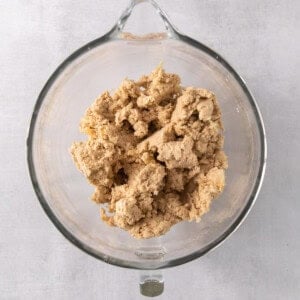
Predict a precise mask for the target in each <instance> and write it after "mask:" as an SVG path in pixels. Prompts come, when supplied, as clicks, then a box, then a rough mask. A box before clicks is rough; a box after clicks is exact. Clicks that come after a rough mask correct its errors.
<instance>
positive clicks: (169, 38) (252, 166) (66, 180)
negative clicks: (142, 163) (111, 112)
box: [27, 0, 266, 270]
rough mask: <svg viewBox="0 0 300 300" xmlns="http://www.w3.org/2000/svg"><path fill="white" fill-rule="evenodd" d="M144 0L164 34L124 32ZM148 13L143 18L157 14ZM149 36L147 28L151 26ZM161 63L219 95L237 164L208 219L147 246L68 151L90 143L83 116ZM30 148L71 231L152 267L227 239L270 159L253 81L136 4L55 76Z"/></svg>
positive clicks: (123, 261)
mask: <svg viewBox="0 0 300 300" xmlns="http://www.w3.org/2000/svg"><path fill="white" fill-rule="evenodd" d="M141 2H147V3H148V4H150V5H151V6H153V7H154V8H155V11H156V12H157V13H158V15H159V16H160V17H161V19H162V20H163V24H164V26H165V28H164V31H163V32H159V33H151V34H147V35H142V36H141V35H138V36H137V35H134V34H132V33H126V32H124V31H123V28H124V25H125V23H126V22H127V20H128V19H129V16H130V15H131V13H132V11H133V8H134V7H135V6H136V5H137V4H140V3H141ZM148 11H150V10H149V9H148V8H147V9H145V10H144V11H143V13H144V14H145V17H143V19H145V18H149V16H147V14H148ZM139 30H140V31H141V30H142V31H143V30H144V32H146V27H145V28H144V29H143V28H141V27H139ZM150 31H151V28H150ZM160 62H163V65H164V68H165V69H166V71H167V72H172V73H173V72H174V73H177V74H179V75H180V77H181V79H182V85H184V86H195V87H204V88H207V89H209V90H211V91H213V92H214V93H215V94H216V96H217V99H218V101H219V104H220V106H221V110H222V116H223V124H224V128H225V132H224V134H225V152H226V154H227V155H228V161H229V168H228V170H227V172H226V187H225V190H224V192H223V193H222V195H221V196H220V197H218V198H217V199H215V200H214V201H213V202H212V206H211V209H210V211H209V212H208V213H207V214H206V215H204V216H203V217H202V219H201V221H200V222H199V223H196V222H191V223H189V222H182V223H179V224H177V225H175V226H174V227H173V228H172V229H171V231H169V232H168V233H167V234H165V235H163V236H161V237H159V238H151V239H148V240H137V239H134V238H133V237H131V236H130V235H129V234H128V233H127V232H125V231H123V230H121V229H118V228H112V227H109V226H107V225H106V224H104V223H103V222H102V221H101V220H100V216H99V207H98V206H97V205H96V204H95V203H93V202H92V201H90V200H89V198H90V195H91V194H92V190H93V188H92V187H91V186H89V184H88V183H87V181H86V179H85V178H84V176H83V175H82V174H80V173H79V172H78V170H77V169H76V168H75V166H74V164H73V162H72V159H71V157H70V154H69V151H68V149H69V147H70V145H71V144H72V142H73V141H78V140H84V139H85V138H86V137H85V136H83V135H82V134H80V133H79V130H78V126H79V120H80V118H81V117H82V116H83V114H84V112H85V110H86V108H87V107H88V106H89V105H90V104H91V103H92V102H93V101H94V99H95V98H96V97H97V96H98V95H99V94H100V93H101V92H103V91H104V90H107V89H114V88H116V87H117V86H118V85H119V84H120V82H121V81H122V80H123V79H124V78H125V77H128V78H133V79H137V78H139V77H140V76H141V75H142V74H147V73H149V72H150V71H151V70H152V69H154V68H155V67H156V66H157V65H158V64H159V63H160ZM27 146H28V147H27V151H28V153H27V154H28V166H29V171H30V176H31V179H32V184H33V186H34V189H35V192H36V194H37V197H38V199H39V201H40V203H41V205H42V207H43V208H44V210H45V212H46V213H47V215H48V216H49V218H50V219H51V220H52V222H53V223H54V224H55V226H56V227H57V228H58V229H59V230H60V231H61V233H62V234H63V235H64V236H65V237H66V238H67V239H68V240H69V241H71V242H72V243H73V244H74V245H76V246H77V247H79V248H80V249H82V250H83V251H85V252H87V253H88V254H90V255H92V256H94V257H96V258H98V259H101V260H103V261H105V262H107V263H110V264H114V265H118V266H121V267H129V268H137V269H144V270H145V269H148V270H154V269H160V268H165V267H171V266H176V265H179V264H183V263H185V262H188V261H191V260H193V259H195V258H198V257H200V256H202V255H203V254H205V253H207V252H208V251H210V250H212V249H213V248H215V247H216V246H217V245H219V244H220V243H221V242H222V241H224V239H225V238H227V237H228V236H229V235H230V234H231V233H232V232H233V231H234V230H236V228H237V227H238V226H239V224H240V223H241V221H242V220H243V219H244V218H245V216H246V215H247V213H248V212H249V210H250V208H251V207H252V205H253V203H254V201H255V199H256V197H257V194H258V191H259V189H260V186H261V183H262V179H263V175H264V169H265V162H266V140H265V132H264V126H263V121H262V118H261V114H260V112H259V109H258V107H257V104H256V102H255V101H254V99H253V96H252V95H251V93H250V92H249V90H248V89H247V87H246V85H245V83H244V81H243V80H242V79H241V77H240V76H239V75H238V74H237V73H236V72H235V71H234V69H233V68H232V67H231V66H230V65H229V64H228V63H227V62H226V61H225V60H224V59H223V58H222V57H221V56H220V55H218V54H217V53H215V52H214V51H212V50H211V49H209V48H208V47H206V46H205V45H203V44H201V43H199V42H197V41H195V40H193V39H191V38H189V37H187V36H185V35H183V34H181V33H179V32H178V31H177V30H176V29H174V27H173V26H172V25H171V23H170V22H169V20H168V19H167V17H166V15H165V13H164V12H163V11H162V10H161V9H159V7H158V6H157V4H156V3H155V2H154V1H151V0H150V1H138V0H133V1H132V2H131V4H130V5H129V7H128V8H127V9H126V10H125V12H124V13H123V15H122V16H121V18H120V19H119V20H118V22H117V24H116V25H115V26H114V27H113V28H112V30H111V31H109V32H108V33H107V34H106V35H104V36H103V37H101V38H99V39H96V40H94V41H92V42H90V43H89V44H87V45H85V46H83V47H82V48H80V49H79V50H77V51H76V52H74V53H73V54H72V55H71V56H69V57H68V58H67V59H66V60H65V61H64V62H63V63H62V64H61V65H60V66H59V67H58V68H57V70H56V71H55V72H54V73H53V74H52V75H51V77H50V78H49V80H48V81H47V83H46V85H45V86H44V88H43V90H42V91H41V93H40V95H39V97H38V100H37V103H36V105H35V108H34V112H33V115H32V120H31V123H30V129H29V135H28V140H27Z"/></svg>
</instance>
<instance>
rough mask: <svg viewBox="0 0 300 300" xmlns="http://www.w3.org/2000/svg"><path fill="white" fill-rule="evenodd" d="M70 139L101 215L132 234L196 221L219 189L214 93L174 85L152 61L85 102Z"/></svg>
mask: <svg viewBox="0 0 300 300" xmlns="http://www.w3.org/2000/svg"><path fill="white" fill-rule="evenodd" d="M80 129H81V131H82V132H84V133H85V134H86V135H87V136H88V139H87V141H84V142H74V143H73V145H72V146H71V154H72V157H73V160H74V162H75V164H76V166H77V167H78V169H79V170H80V171H81V172H82V173H83V174H84V176H85V177H86V178H87V180H88V181H89V182H90V183H91V184H92V185H94V186H95V192H94V194H93V195H92V199H93V200H94V201H95V202H97V203H101V204H102V205H101V209H100V210H101V218H102V220H104V221H105V222H106V223H107V224H109V225H111V226H117V227H120V228H122V229H125V230H127V231H128V232H129V233H130V234H131V235H132V236H133V237H135V238H151V237H155V236H159V235H162V234H164V233H166V232H167V231H168V230H169V229H170V228H171V226H172V225H174V224H176V223H178V222H180V221H185V220H187V221H199V220H200V217H201V216H202V215H203V214H205V213H206V212H208V210H209V207H210V204H211V201H212V200H213V199H214V198H215V197H216V196H218V195H219V194H220V193H221V192H222V191H223V189H224V186H225V176H224V170H225V169H226V168H227V158H226V155H225V154H224V152H223V150H222V148H223V135H222V122H221V112H220V108H219V106H218V103H217V101H216V97H215V95H214V94H213V93H212V92H210V91H208V90H206V89H201V88H194V87H182V86H181V85H180V78H179V76H178V75H176V74H169V73H166V72H165V71H164V69H163V68H162V67H161V66H158V67H157V68H156V69H155V70H154V71H153V72H152V73H151V74H150V75H148V76H143V77H141V78H140V79H139V80H138V81H133V80H129V79H125V80H124V81H123V82H122V83H121V85H120V87H119V88H118V89H117V90H116V91H115V93H114V94H110V93H109V92H107V91H106V92H104V93H103V94H102V95H101V96H100V97H99V98H97V99H96V101H95V102H94V103H93V104H92V105H91V107H89V108H88V109H87V111H86V113H85V115H84V117H83V118H82V120H81V123H80Z"/></svg>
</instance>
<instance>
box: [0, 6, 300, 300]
mask: <svg viewBox="0 0 300 300" xmlns="http://www.w3.org/2000/svg"><path fill="white" fill-rule="evenodd" d="M158 3H159V4H161V6H162V8H164V9H165V10H166V11H167V12H168V15H169V16H170V19H171V20H172V21H173V23H174V24H175V25H176V26H177V27H178V28H179V29H180V30H181V31H182V32H184V33H186V34H188V35H190V36H192V37H194V38H195V39H198V40H200V41H202V42H203V43H205V44H207V45H209V46H210V47H212V48H213V49H215V50H217V51H218V52H219V53H221V54H222V55H223V56H224V57H225V58H226V59H227V60H228V61H229V62H230V63H231V64H232V65H233V66H234V67H235V68H236V70H237V71H238V72H239V73H240V74H241V75H242V76H243V77H244V79H245V80H246V81H247V83H248V86H249V88H250V89H251V90H252V92H253V94H254V95H255V97H256V99H257V102H258V104H259V106H260V108H261V111H262V114H263V117H264V121H265V126H266V132H267V139H268V167H267V172H266V177H265V181H264V185H263V187H262V190H261V193H260V196H259V197H258V200H257V203H256V205H255V206H254V208H253V210H252V211H251V213H250V214H249V216H248V218H247V219H246V221H245V222H244V223H243V225H242V226H241V227H240V228H239V230H238V231H237V232H236V233H235V234H234V235H233V236H231V237H230V238H229V239H228V240H227V241H226V242H225V243H224V244H223V245H222V246H221V247H219V248H217V249H216V250H215V251H213V252H211V253H209V254H208V255H206V256H205V257H203V258H201V259H198V260H196V261H193V262H191V263H188V264H186V265H182V266H179V267H176V268H172V269H168V270H165V271H164V276H165V280H166V288H165V293H164V295H163V296H161V297H159V298H157V299H297V295H299V294H300V255H299V253H300V239H299V232H300V204H299V203H300V202H299V194H300V185H299V177H300V164H299V152H300V122H299V115H300V102H299V97H300V84H299V78H300V71H299V69H300V60H299V53H300V42H299V36H300V33H299V28H300V22H299V13H300V5H299V1H296V0H289V1H284V2H283V1H277V0H273V1H260V0H253V1H245V0H242V1H241V0H230V1H229V0H224V1H196V0H190V1H179V0H165V1H163V0H160V1H158ZM126 5H127V1H117V0H110V1H95V0H91V1H82V0H78V1H70V0H65V1H59V0H54V1H30V0H26V1H20V0H19V1H17V0H12V1H4V0H2V1H0V36H1V41H0V66H1V67H0V70H1V80H0V115H1V118H0V138H1V143H0V145H1V147H0V165H1V166H2V172H1V175H0V182H1V185H0V191H1V205H0V266H1V271H0V298H1V299H41V298H43V299H110V300H111V299H140V298H141V297H140V296H139V290H138V284H137V283H138V272H137V271H132V270H127V269H121V268H117V267H113V266H110V265H107V264H105V263H102V262H100V261H97V260H95V259H94V258H92V257H90V256H88V255H86V254H85V253H83V252H81V251H80V250H78V249H77V248H75V247H74V246H73V245H71V244H70V243H69V242H68V241H67V240H66V239H65V238H64V237H63V236H62V235H61V234H60V233H59V232H58V231H57V230H56V229H55V227H54V226H53V225H52V224H51V222H50V221H49V220H48V218H47V217H46V215H45V214H44V212H43V211H42V209H41V207H40V205H39V203H38V201H37V199H36V197H35V195H34V192H33V189H32V187H31V183H30V180H29V177H28V172H27V167H26V162H25V137H26V130H27V126H28V122H29V118H30V115H31V111H32V108H33V105H34V102H35V100H36V97H37V95H38V93H39V91H40V89H41V88H42V86H43V84H44V83H45V81H46V80H47V78H48V77H49V75H50V74H51V73H52V72H53V70H54V69H55V68H56V66H57V65H58V64H59V63H60V62H61V61H62V60H63V59H64V58H65V57H66V56H68V55H69V54H70V53H71V52H73V51H74V50H75V49H76V48H78V47H79V46H81V45H82V44H84V43H86V42H88V41H90V40H92V39H94V38H96V37H98V36H101V35H102V34H104V33H105V32H106V31H107V30H108V29H110V27H111V26H112V25H113V23H114V21H115V20H116V19H117V18H118V16H119V15H120V13H121V12H122V10H123V8H124V7H125V6H126Z"/></svg>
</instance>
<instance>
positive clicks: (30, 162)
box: [26, 29, 267, 269]
mask: <svg viewBox="0 0 300 300" xmlns="http://www.w3.org/2000/svg"><path fill="white" fill-rule="evenodd" d="M113 30H114V29H112V30H111V31H110V32H108V33H107V34H105V35H104V36H102V37H100V38H97V39H95V40H93V41H91V42H89V43H87V44H86V45H84V46H83V47H81V48H79V49H78V50H76V51H75V52H73V53H72V54H71V55H70V56H69V57H67V58H66V59H65V60H64V61H63V62H62V63H61V64H60V65H59V66H58V67H57V68H56V70H55V71H54V72H53V73H52V75H51V76H50V77H49V79H48V80H47V82H46V84H45V85H44V87H43V88H42V90H41V92H40V94H39V96H38V98H37V101H36V103H35V106H34V109H33V113H32V117H31V120H30V125H29V130H28V135H27V140H26V145H27V164H28V169H29V175H30V179H31V182H32V185H33V188H34V191H35V194H36V196H37V198H38V200H39V202H40V204H41V206H42V208H43V210H44V211H45V213H46V215H47V216H48V217H49V219H50V220H51V221H52V223H53V224H54V225H55V227H56V228H57V229H58V230H59V231H60V232H61V233H62V234H63V236H64V237H65V238H66V239H67V240H69V241H70V242H71V243H72V244H73V245H75V246H77V247H78V248H79V249H81V250H82V251H84V252H86V253H87V254H89V255H91V256H93V257H95V258H97V259H99V260H101V261H104V262H106V263H109V264H112V265H116V266H119V267H124V268H131V269H163V268H168V267H173V266H177V265H181V264H184V263H187V262H189V261H192V260H194V259H196V258H199V257H201V256H203V255H204V254H206V253H208V252H209V251H211V250H213V249H215V248H216V247H217V246H219V245H220V244H221V243H222V242H223V241H224V240H225V239H226V238H228V237H229V236H230V235H231V234H232V233H233V232H234V231H236V230H237V228H238V227H239V226H240V225H241V223H242V222H243V220H244V219H245V218H246V216H247V215H248V213H249V211H250V210H251V208H252V207H253V205H254V203H255V200H256V198H257V195H258V193H259V191H260V188H261V186H262V182H263V178H264V174H265V168H266V159H267V143H266V134H265V128H264V123H263V119H262V116H261V113H260V110H259V108H258V106H257V103H256V101H255V99H254V97H253V95H252V94H251V92H250V91H249V90H248V88H247V86H246V84H245V81H244V80H243V79H242V78H241V76H240V75H238V73H237V72H236V71H235V70H234V69H233V68H232V67H231V65H230V64H229V63H228V62H227V61H226V60H225V59H224V58H223V57H222V56H220V55H219V54H218V53H216V52H215V51H214V50H212V49H210V48H209V47H207V46H205V45H204V44H202V43H200V42H198V41H196V40H194V39H192V38H190V37H188V36H186V35H183V34H181V33H178V32H177V37H176V38H175V37H173V39H178V40H180V41H181V42H183V43H186V44H188V45H190V46H192V47H194V48H197V49H198V50H200V51H203V52H205V53H206V54H208V55H209V56H211V57H212V58H214V59H215V60H217V61H218V62H219V63H221V64H222V65H223V67H225V68H226V69H227V71H228V72H229V73H230V74H231V75H232V76H233V77H234V78H235V80H236V81H237V82H238V83H239V85H240V87H241V88H242V90H243V92H244V93H245V95H246V96H247V99H248V101H249V104H250V106H251V108H252V110H253V113H254V115H255V120H256V124H257V127H258V130H259V138H260V145H261V149H260V153H261V157H260V165H259V170H258V175H257V178H256V181H255V184H254V187H253V189H252V192H251V194H250V196H249V199H248V200H247V203H246V205H245V207H244V208H243V210H242V211H241V212H240V214H239V216H238V217H237V218H236V220H235V221H234V222H233V223H232V224H231V225H230V227H229V228H227V230H226V231H225V232H224V233H223V234H222V235H220V236H219V237H218V238H217V239H215V240H214V241H212V242H211V243H210V244H208V245H207V246H205V247H204V248H202V249H200V250H197V251H194V252H193V253H190V254H188V255H185V256H183V257H180V258H176V259H173V260H169V261H167V260H166V261H163V262H161V261H160V262H159V263H158V264H157V266H154V267H153V266H151V267H148V266H147V265H146V266H145V265H143V264H144V263H143V262H133V261H126V260H123V259H119V258H116V257H113V256H109V255H106V254H103V253H101V252H99V251H97V250H95V249H93V248H91V247H89V246H88V245H86V244H84V243H83V242H82V241H80V240H79V239H78V238H77V237H76V236H75V235H73V234H72V233H71V232H70V231H69V230H68V229H67V228H66V227H65V226H64V225H63V224H62V222H61V221H60V220H59V219H58V218H57V217H56V215H55V214H54V212H53V211H52V210H51V208H50V206H49V205H48V203H47V200H46V199H45V197H44V196H43V194H42V191H41V189H40V186H39V182H38V178H37V176H36V172H35V166H34V162H33V141H34V130H35V125H36V121H37V117H38V113H39V110H40V108H41V106H42V104H43V101H44V99H45V97H46V96H47V93H48V91H49V89H50V88H51V87H52V84H53V83H54V82H55V80H56V78H57V77H58V76H59V75H60V74H61V73H62V72H63V71H64V70H65V68H66V67H67V66H69V65H70V64H71V63H72V62H73V61H74V60H75V59H77V58H78V57H80V56H81V55H83V54H84V53H86V52H88V51H90V50H91V49H94V48H96V47H98V46H101V45H102V44H104V43H106V42H109V41H110V40H111V39H110V34H111V32H112V31H113ZM169 39H170V38H169ZM137 42H139V41H137Z"/></svg>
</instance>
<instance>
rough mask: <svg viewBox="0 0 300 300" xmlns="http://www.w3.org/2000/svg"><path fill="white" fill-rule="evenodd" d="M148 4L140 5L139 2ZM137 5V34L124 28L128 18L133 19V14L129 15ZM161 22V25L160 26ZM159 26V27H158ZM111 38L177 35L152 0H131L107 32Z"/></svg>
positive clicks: (159, 37)
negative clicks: (154, 16) (138, 22)
mask: <svg viewBox="0 0 300 300" xmlns="http://www.w3.org/2000/svg"><path fill="white" fill-rule="evenodd" d="M142 3H144V4H149V5H140V4H142ZM138 5H140V6H139V17H140V20H142V21H143V22H140V24H139V25H138V29H139V34H134V33H133V32H131V30H130V28H129V30H128V29H127V28H126V27H127V26H126V24H127V22H128V20H129V19H131V20H132V19H133V18H134V17H135V16H131V15H132V12H133V11H134V9H135V7H136V6H138ZM153 9H154V10H155V12H156V13H157V16H158V17H157V18H156V19H155V20H154V19H153V13H152V14H151V10H153ZM162 24H163V26H161V25H162ZM158 28H159V29H158ZM109 36H110V38H111V39H129V40H130V39H134V40H139V39H141V40H145V39H162V38H166V37H169V38H175V37H176V36H177V30H176V29H175V28H174V26H173V25H172V23H171V22H170V21H169V18H168V17H167V15H166V13H165V12H164V11H163V10H162V9H161V8H160V7H159V6H158V4H157V3H156V2H155V1H154V0H131V1H130V3H129V5H128V7H127V8H126V9H125V10H124V12H123V13H122V15H121V16H120V18H119V19H118V21H117V23H116V24H115V26H114V27H113V28H112V29H111V31H110V32H109Z"/></svg>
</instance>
